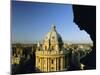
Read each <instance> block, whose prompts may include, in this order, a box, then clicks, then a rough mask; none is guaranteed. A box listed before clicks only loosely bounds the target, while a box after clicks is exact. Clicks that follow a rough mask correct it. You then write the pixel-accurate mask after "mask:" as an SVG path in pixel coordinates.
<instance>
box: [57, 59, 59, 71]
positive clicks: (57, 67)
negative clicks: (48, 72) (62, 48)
mask: <svg viewBox="0 0 100 75" xmlns="http://www.w3.org/2000/svg"><path fill="white" fill-rule="evenodd" d="M57 71H59V58H57Z"/></svg>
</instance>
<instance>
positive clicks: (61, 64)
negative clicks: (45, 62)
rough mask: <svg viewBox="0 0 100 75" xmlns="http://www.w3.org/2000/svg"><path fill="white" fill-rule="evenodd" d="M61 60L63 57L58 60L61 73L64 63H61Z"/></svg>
mask: <svg viewBox="0 0 100 75" xmlns="http://www.w3.org/2000/svg"><path fill="white" fill-rule="evenodd" d="M63 59H64V58H63V57H61V58H60V70H61V71H62V70H63V68H64V63H63V62H64V61H63Z"/></svg>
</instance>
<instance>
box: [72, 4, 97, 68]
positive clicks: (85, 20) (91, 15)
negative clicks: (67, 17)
mask: <svg viewBox="0 0 100 75" xmlns="http://www.w3.org/2000/svg"><path fill="white" fill-rule="evenodd" d="M73 14H74V22H75V23H76V24H77V25H78V27H79V28H80V30H85V31H86V32H87V33H88V34H89V35H90V37H91V40H92V41H93V48H92V51H91V53H90V54H89V55H87V56H86V57H84V58H83V59H82V60H81V63H83V64H84V65H86V67H85V69H96V6H86V5H85V6H83V5H73Z"/></svg>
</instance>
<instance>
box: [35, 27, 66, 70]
mask: <svg viewBox="0 0 100 75" xmlns="http://www.w3.org/2000/svg"><path fill="white" fill-rule="evenodd" d="M36 68H37V69H38V70H39V71H41V72H52V71H64V70H67V69H68V57H67V51H66V50H65V49H64V47H63V41H62V38H61V36H60V35H59V34H58V32H57V31H56V27H55V26H52V28H51V31H50V32H49V33H48V34H47V35H46V37H45V39H44V40H43V44H42V46H40V45H39V43H38V48H37V50H36Z"/></svg>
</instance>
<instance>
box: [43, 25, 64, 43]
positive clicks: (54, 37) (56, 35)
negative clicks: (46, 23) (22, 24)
mask: <svg viewBox="0 0 100 75" xmlns="http://www.w3.org/2000/svg"><path fill="white" fill-rule="evenodd" d="M52 40H55V42H57V43H62V38H61V36H60V34H59V33H58V32H57V31H56V26H54V25H53V26H52V28H51V31H50V32H48V33H47V35H46V37H45V39H44V41H52Z"/></svg>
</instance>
